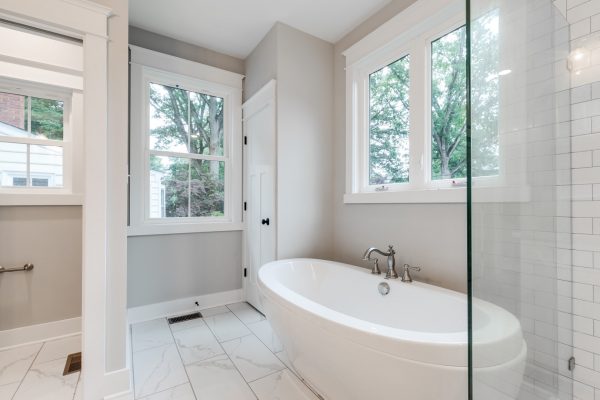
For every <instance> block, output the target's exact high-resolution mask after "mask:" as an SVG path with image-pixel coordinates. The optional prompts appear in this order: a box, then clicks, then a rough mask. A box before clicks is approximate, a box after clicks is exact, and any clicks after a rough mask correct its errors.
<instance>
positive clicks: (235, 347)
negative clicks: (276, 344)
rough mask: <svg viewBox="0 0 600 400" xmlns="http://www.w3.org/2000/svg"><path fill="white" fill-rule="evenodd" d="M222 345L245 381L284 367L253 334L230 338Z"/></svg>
mask: <svg viewBox="0 0 600 400" xmlns="http://www.w3.org/2000/svg"><path fill="white" fill-rule="evenodd" d="M222 345H223V348H224V349H225V352H226V353H227V355H228V356H229V357H230V358H231V361H233V363H234V364H235V366H236V367H237V369H238V370H239V371H240V373H241V374H242V376H243V377H244V379H246V382H251V381H254V380H256V379H259V378H262V377H264V376H267V375H269V374H272V373H273V372H276V371H280V370H282V369H284V368H285V366H284V365H283V364H282V363H281V361H279V359H278V358H277V357H275V355H274V354H273V353H271V352H270V351H269V349H268V348H267V347H266V346H265V345H264V344H262V342H261V341H260V340H258V338H257V337H256V336H254V335H251V336H244V337H241V338H237V339H234V340H230V341H228V342H224V343H222Z"/></svg>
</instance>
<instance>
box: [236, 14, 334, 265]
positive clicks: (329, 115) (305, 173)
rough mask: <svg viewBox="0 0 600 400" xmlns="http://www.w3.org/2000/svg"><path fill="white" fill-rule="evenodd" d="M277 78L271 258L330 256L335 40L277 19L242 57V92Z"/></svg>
mask: <svg viewBox="0 0 600 400" xmlns="http://www.w3.org/2000/svg"><path fill="white" fill-rule="evenodd" d="M271 79H276V80H277V140H276V141H277V216H278V221H277V257H278V258H280V259H281V258H292V257H316V258H328V259H329V258H332V257H333V214H332V179H333V164H332V160H331V154H332V152H333V150H332V146H333V141H332V139H333V108H332V106H333V45H332V44H331V43H328V42H325V41H323V40H321V39H318V38H316V37H314V36H311V35H308V34H306V33H304V32H301V31H299V30H297V29H294V28H292V27H290V26H287V25H285V24H281V23H277V24H275V26H274V27H273V28H272V29H271V30H270V31H269V33H268V34H267V35H266V36H265V38H264V39H263V40H262V41H261V43H260V44H259V45H258V46H257V47H256V48H255V49H254V50H253V52H252V53H251V54H250V56H249V57H248V58H247V59H246V80H245V90H246V98H248V97H251V96H252V94H254V93H255V92H256V91H257V90H258V89H260V88H261V87H262V86H263V85H264V84H266V83H267V82H268V81H269V80H271Z"/></svg>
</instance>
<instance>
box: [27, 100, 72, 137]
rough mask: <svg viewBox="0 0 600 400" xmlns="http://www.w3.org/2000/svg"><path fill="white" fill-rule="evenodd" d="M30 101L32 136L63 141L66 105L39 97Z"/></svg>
mask: <svg viewBox="0 0 600 400" xmlns="http://www.w3.org/2000/svg"><path fill="white" fill-rule="evenodd" d="M30 100H31V133H32V136H33V137H37V138H38V139H39V138H40V137H41V138H46V139H52V140H63V118H64V117H63V116H64V103H63V102H62V101H59V100H51V99H40V98H37V97H30Z"/></svg>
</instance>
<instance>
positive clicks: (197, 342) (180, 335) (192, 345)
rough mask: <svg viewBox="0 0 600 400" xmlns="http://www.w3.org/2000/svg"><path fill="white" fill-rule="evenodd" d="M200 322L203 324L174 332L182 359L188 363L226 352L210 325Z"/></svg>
mask: <svg viewBox="0 0 600 400" xmlns="http://www.w3.org/2000/svg"><path fill="white" fill-rule="evenodd" d="M200 322H201V324H198V325H197V326H196V327H194V328H190V329H185V330H182V331H178V332H174V333H173V336H174V337H175V343H176V344H177V347H178V348H179V354H180V355H181V359H182V360H183V363H184V364H186V365H187V364H191V363H194V362H197V361H203V360H206V359H209V358H213V357H215V356H218V355H220V354H223V353H224V351H223V349H222V348H221V345H220V344H219V342H218V341H217V339H216V338H215V336H214V335H213V334H212V332H211V330H210V329H209V328H208V326H206V323H204V321H202V320H200Z"/></svg>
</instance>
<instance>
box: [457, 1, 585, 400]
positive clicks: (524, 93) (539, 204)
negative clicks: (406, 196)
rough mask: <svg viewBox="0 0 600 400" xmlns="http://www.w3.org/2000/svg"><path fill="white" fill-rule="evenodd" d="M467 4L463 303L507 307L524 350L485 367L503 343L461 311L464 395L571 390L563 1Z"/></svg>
mask: <svg viewBox="0 0 600 400" xmlns="http://www.w3.org/2000/svg"><path fill="white" fill-rule="evenodd" d="M467 3H468V4H467V21H468V30H469V39H468V40H469V41H470V46H469V50H470V62H469V67H470V71H469V72H470V104H469V108H470V113H469V115H470V121H469V127H470V129H469V132H468V137H469V140H468V142H469V145H470V148H469V150H470V151H468V152H469V157H470V160H469V172H468V176H469V179H468V196H469V199H468V207H469V210H468V215H469V219H470V220H469V299H470V309H471V310H472V309H473V306H476V304H477V303H476V302H477V301H478V299H483V300H486V301H488V302H491V303H494V304H496V305H498V306H500V307H503V308H504V309H506V310H508V311H510V312H511V313H512V314H514V315H515V316H516V317H517V318H518V319H519V321H520V323H521V329H522V332H523V340H524V342H525V347H524V348H525V349H526V350H525V352H524V353H523V354H522V359H521V362H515V363H513V365H512V366H510V368H508V369H507V368H495V367H494V366H493V365H494V363H493V361H494V359H495V358H496V357H498V356H500V355H502V353H503V352H506V351H507V349H504V348H500V347H496V348H494V347H493V343H492V344H491V345H492V346H490V343H486V342H485V338H484V337H483V336H481V335H479V333H478V332H480V331H481V329H479V328H481V327H482V326H483V325H485V324H486V323H487V321H485V320H483V319H482V318H480V317H479V316H478V314H477V313H474V312H470V336H471V337H470V349H469V350H470V354H469V356H470V366H471V368H470V371H469V373H470V376H469V378H470V398H471V399H477V400H495V399H503V400H508V399H519V400H524V399H528V400H529V399H540V400H542V399H543V400H548V399H572V398H573V397H574V395H573V379H572V378H573V371H572V370H573V366H574V362H573V359H572V357H573V354H574V349H573V336H574V334H573V315H572V314H573V313H572V307H573V301H572V298H573V295H572V292H573V289H572V285H573V283H572V270H573V267H572V262H571V254H572V245H571V241H572V239H571V204H572V203H571V190H572V188H571V148H570V146H571V88H572V86H571V74H572V71H571V70H572V65H571V63H570V60H569V55H570V51H571V49H570V47H571V46H570V29H569V24H568V23H567V19H566V14H565V10H561V7H565V8H566V5H565V4H562V3H566V2H559V1H552V0H470V1H467ZM490 349H491V350H490ZM592 396H593V395H592ZM592 398H593V397H592Z"/></svg>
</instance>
